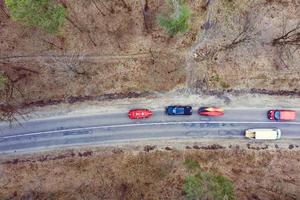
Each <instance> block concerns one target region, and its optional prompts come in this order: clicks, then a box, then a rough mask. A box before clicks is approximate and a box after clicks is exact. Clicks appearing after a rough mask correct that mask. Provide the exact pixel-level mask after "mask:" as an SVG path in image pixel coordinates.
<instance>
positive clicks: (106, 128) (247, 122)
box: [0, 109, 300, 153]
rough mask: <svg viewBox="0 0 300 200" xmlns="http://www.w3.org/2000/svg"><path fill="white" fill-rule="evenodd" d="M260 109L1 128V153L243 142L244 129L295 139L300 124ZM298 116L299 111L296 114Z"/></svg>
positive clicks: (299, 134)
mask: <svg viewBox="0 0 300 200" xmlns="http://www.w3.org/2000/svg"><path fill="white" fill-rule="evenodd" d="M266 112H267V110H264V109H254V110H252V109H233V110H225V115H224V116H222V117H214V118H213V117H203V116H199V115H198V114H197V113H195V112H194V114H193V115H191V116H167V115H165V113H164V112H163V111H154V113H153V117H152V118H150V119H143V120H131V119H128V117H127V113H126V112H123V113H112V114H109V113H107V114H93V115H84V116H77V117H60V118H49V119H43V120H29V121H20V124H17V123H16V124H13V125H12V127H10V126H9V125H8V124H5V123H2V124H0V130H1V132H0V152H2V153H3V152H13V151H20V150H26V149H34V148H41V147H42V148H44V147H54V146H72V145H84V144H101V143H113V142H117V141H132V140H147V139H167V138H173V139H174V138H204V137H205V138H243V137H244V130H245V129H248V128H280V129H281V130H282V139H299V142H300V120H299V119H297V120H296V121H293V122H272V121H270V120H268V119H267V118H266ZM298 113H299V112H298Z"/></svg>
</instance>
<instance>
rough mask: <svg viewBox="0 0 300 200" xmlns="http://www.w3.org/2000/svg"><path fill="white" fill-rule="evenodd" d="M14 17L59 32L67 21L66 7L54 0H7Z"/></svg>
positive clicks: (24, 22) (26, 23) (29, 24)
mask: <svg viewBox="0 0 300 200" xmlns="http://www.w3.org/2000/svg"><path fill="white" fill-rule="evenodd" d="M5 3H6V5H7V7H8V8H9V11H10V14H11V16H12V19H14V20H16V21H19V22H21V23H23V24H25V25H28V26H34V27H38V28H41V29H43V30H45V31H47V32H49V33H57V32H59V30H60V28H61V27H62V26H63V24H64V21H65V16H66V13H65V9H64V7H63V6H62V5H61V4H59V3H57V2H56V1H54V0H38V1H36V0H5Z"/></svg>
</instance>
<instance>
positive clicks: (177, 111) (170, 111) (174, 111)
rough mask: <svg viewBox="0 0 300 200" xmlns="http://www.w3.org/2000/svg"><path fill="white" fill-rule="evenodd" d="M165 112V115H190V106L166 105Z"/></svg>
mask: <svg viewBox="0 0 300 200" xmlns="http://www.w3.org/2000/svg"><path fill="white" fill-rule="evenodd" d="M166 113H167V115H191V114H192V106H168V107H167V108H166Z"/></svg>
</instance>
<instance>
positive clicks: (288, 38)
mask: <svg viewBox="0 0 300 200" xmlns="http://www.w3.org/2000/svg"><path fill="white" fill-rule="evenodd" d="M285 27H286V24H285V25H284V29H283V33H282V34H281V35H280V36H279V37H276V38H274V39H273V40H272V45H273V46H285V45H292V46H297V47H298V48H299V47H300V23H298V24H297V25H296V26H295V27H294V28H292V29H291V30H289V31H286V30H285V29H286V28H285Z"/></svg>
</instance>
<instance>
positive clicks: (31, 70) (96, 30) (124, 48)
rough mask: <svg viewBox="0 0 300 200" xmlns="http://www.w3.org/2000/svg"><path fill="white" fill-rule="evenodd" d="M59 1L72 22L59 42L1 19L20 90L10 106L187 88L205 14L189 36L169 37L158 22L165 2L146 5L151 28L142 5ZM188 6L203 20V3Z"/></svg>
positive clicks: (0, 60) (2, 63)
mask: <svg viewBox="0 0 300 200" xmlns="http://www.w3.org/2000/svg"><path fill="white" fill-rule="evenodd" d="M62 2H63V3H64V6H65V7H66V8H67V13H68V20H66V23H65V27H64V28H63V30H62V32H61V33H60V34H59V35H57V36H53V35H49V34H46V33H45V32H43V31H41V30H39V29H36V28H30V27H25V26H23V25H21V24H19V23H17V22H13V21H12V20H11V19H10V18H9V17H7V15H5V14H3V13H2V12H0V27H1V32H0V49H1V54H0V70H1V71H4V72H5V73H6V74H7V75H8V77H9V78H10V80H11V81H12V82H13V86H14V88H16V89H15V90H14V91H13V99H12V101H11V102H16V103H17V104H20V103H22V104H30V103H32V102H38V101H45V102H48V101H59V100H62V99H66V98H69V97H81V96H89V97H95V96H102V95H105V94H114V93H116V94H118V93H122V94H126V93H129V92H135V93H144V92H153V91H160V92H161V91H169V90H171V89H173V88H174V87H176V86H177V85H180V84H184V83H185V81H186V72H185V54H186V53H185V52H186V50H187V49H188V48H189V47H190V46H191V45H192V43H193V42H194V40H195V38H196V35H197V32H198V29H199V28H197V27H200V22H199V20H200V21H201V19H202V18H201V15H200V14H196V15H195V18H194V19H192V22H193V23H194V25H195V27H193V28H192V29H191V31H190V32H189V33H187V34H184V35H181V36H178V37H174V38H170V37H169V36H168V35H167V34H166V33H165V32H164V31H163V29H162V28H160V27H159V25H158V24H157V19H156V17H157V16H158V15H159V13H162V12H164V10H166V7H167V3H166V2H164V1H154V0H150V1H149V5H148V6H149V8H148V11H147V12H148V13H147V20H146V23H147V29H146V28H145V23H144V17H143V14H142V10H141V6H140V2H139V1H119V0H111V1H105V2H102V1H101V2H100V1H91V0H88V1H77V2H74V1H69V0H66V1H62ZM191 2H192V1H191ZM189 4H190V5H194V6H193V7H194V12H195V13H201V12H200V11H201V10H200V9H201V8H200V7H199V6H198V7H197V4H199V3H189ZM99 8H101V11H100V10H99ZM4 9H5V8H4ZM6 12H7V13H8V11H7V10H6ZM196 16H197V18H196ZM199 17H200V18H199ZM70 66H71V69H70ZM3 96H5V95H2V98H3Z"/></svg>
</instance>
